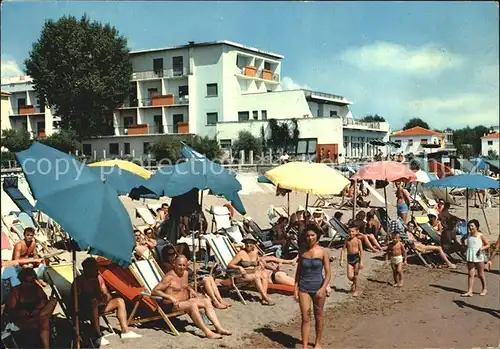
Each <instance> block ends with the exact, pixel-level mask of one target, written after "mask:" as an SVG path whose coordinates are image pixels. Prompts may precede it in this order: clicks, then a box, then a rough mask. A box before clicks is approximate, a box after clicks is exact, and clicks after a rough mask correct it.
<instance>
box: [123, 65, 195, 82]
mask: <svg viewBox="0 0 500 349" xmlns="http://www.w3.org/2000/svg"><path fill="white" fill-rule="evenodd" d="M189 74H190V71H189V68H187V67H184V68H182V69H181V68H179V69H163V70H156V71H154V70H148V71H142V72H133V73H132V81H137V80H154V79H164V78H167V79H168V78H182V77H186V76H188V75H189Z"/></svg>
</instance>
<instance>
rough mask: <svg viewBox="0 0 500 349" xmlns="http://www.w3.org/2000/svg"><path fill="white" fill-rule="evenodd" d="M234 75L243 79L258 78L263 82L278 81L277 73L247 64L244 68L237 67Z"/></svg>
mask: <svg viewBox="0 0 500 349" xmlns="http://www.w3.org/2000/svg"><path fill="white" fill-rule="evenodd" d="M237 69H238V71H237V73H236V76H238V77H240V78H243V79H259V80H262V81H265V82H270V83H276V84H278V83H279V82H280V76H279V74H275V73H273V72H272V71H271V70H267V69H256V68H255V67H252V66H249V65H247V66H246V67H244V68H239V67H238V68H237Z"/></svg>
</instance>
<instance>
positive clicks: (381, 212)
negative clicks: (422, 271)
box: [375, 207, 389, 233]
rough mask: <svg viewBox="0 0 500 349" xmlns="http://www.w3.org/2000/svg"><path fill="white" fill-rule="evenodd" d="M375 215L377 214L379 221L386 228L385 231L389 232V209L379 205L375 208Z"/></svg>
mask: <svg viewBox="0 0 500 349" xmlns="http://www.w3.org/2000/svg"><path fill="white" fill-rule="evenodd" d="M375 215H376V216H377V219H378V221H379V222H380V224H381V225H382V228H384V230H385V232H387V233H388V232H389V216H387V211H386V210H385V208H383V207H379V208H377V209H376V210H375Z"/></svg>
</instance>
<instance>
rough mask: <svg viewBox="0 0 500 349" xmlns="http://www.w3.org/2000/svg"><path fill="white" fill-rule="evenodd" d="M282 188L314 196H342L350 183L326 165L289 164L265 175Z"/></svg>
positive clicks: (297, 162)
mask: <svg viewBox="0 0 500 349" xmlns="http://www.w3.org/2000/svg"><path fill="white" fill-rule="evenodd" d="M264 176H265V177H267V178H268V179H269V180H271V181H272V182H273V184H274V185H277V186H279V187H280V188H284V189H289V190H292V191H298V192H302V193H307V194H314V195H329V194H331V195H336V194H340V193H341V192H342V190H344V188H345V187H346V186H347V185H349V183H350V181H349V180H348V179H347V178H345V177H344V176H343V175H342V173H340V172H338V171H337V170H334V169H333V168H331V167H328V166H327V165H325V164H320V163H315V162H314V163H309V162H299V161H296V162H289V163H287V164H284V165H281V166H278V167H276V168H273V169H272V170H269V171H267V172H266V173H265V174H264Z"/></svg>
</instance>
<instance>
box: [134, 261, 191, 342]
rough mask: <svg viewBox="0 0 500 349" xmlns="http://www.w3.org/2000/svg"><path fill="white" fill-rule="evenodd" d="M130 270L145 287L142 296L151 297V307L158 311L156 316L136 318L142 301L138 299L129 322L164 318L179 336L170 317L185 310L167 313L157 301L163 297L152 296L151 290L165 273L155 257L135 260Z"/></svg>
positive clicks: (173, 332)
mask: <svg viewBox="0 0 500 349" xmlns="http://www.w3.org/2000/svg"><path fill="white" fill-rule="evenodd" d="M129 270H130V271H131V272H132V275H133V276H134V277H135V280H136V281H137V282H138V283H139V284H140V286H142V287H143V288H144V291H145V292H141V293H140V296H141V297H142V298H143V299H144V301H145V300H146V299H149V304H151V303H152V305H153V309H151V307H150V309H151V310H152V311H153V312H154V313H156V314H157V315H156V316H152V317H148V318H143V319H134V316H135V313H136V311H137V309H138V308H139V305H140V302H139V301H137V302H136V304H135V306H134V309H133V310H132V313H131V314H130V316H129V324H130V325H132V324H135V323H145V322H149V321H153V320H159V319H163V321H165V322H166V323H167V326H168V327H169V329H170V330H171V331H172V334H173V335H174V336H178V335H179V332H178V331H177V329H176V328H175V326H174V325H173V324H172V322H171V321H170V319H169V318H170V317H175V316H179V315H183V314H184V312H180V311H176V312H170V313H166V312H165V311H164V310H163V309H162V307H161V305H159V304H158V302H157V301H160V302H161V301H162V299H161V298H158V297H154V296H151V292H152V291H153V289H154V288H155V287H156V285H158V284H159V283H160V281H161V280H162V278H163V276H164V274H163V271H162V270H161V269H160V267H159V266H158V264H157V263H156V261H155V260H154V259H147V260H141V261H134V262H132V264H131V265H130V267H129Z"/></svg>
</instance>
